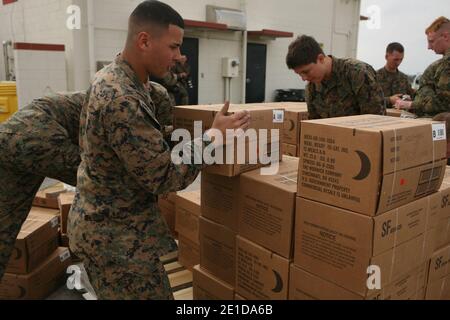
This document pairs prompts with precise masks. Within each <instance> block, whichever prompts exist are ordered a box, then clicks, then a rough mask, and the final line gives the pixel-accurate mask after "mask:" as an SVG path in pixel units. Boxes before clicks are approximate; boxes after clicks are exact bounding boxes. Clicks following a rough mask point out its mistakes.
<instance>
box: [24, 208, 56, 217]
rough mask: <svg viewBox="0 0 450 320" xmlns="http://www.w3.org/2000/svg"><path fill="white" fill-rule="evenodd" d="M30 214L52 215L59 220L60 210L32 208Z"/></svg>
mask: <svg viewBox="0 0 450 320" xmlns="http://www.w3.org/2000/svg"><path fill="white" fill-rule="evenodd" d="M30 213H33V214H34V215H39V214H43V215H46V216H48V215H50V216H53V217H57V218H58V219H59V210H56V209H51V208H44V207H31V210H30Z"/></svg>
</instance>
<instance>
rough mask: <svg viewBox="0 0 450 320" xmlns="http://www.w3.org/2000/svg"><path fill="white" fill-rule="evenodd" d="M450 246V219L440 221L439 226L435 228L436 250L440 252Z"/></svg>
mask: <svg viewBox="0 0 450 320" xmlns="http://www.w3.org/2000/svg"><path fill="white" fill-rule="evenodd" d="M448 244H450V218H445V219H442V220H439V223H438V226H437V227H436V228H435V245H434V249H435V250H438V249H440V248H442V247H445V246H447V245H448Z"/></svg>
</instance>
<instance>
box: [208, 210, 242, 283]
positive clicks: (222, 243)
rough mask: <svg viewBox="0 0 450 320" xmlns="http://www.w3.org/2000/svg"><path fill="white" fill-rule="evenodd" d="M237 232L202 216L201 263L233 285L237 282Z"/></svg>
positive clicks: (213, 273) (210, 271)
mask: <svg viewBox="0 0 450 320" xmlns="http://www.w3.org/2000/svg"><path fill="white" fill-rule="evenodd" d="M235 256H236V233H235V232H234V231H232V230H231V229H229V228H227V227H225V226H223V225H220V224H217V223H215V222H213V221H210V220H208V219H205V218H203V217H200V265H201V266H202V268H203V269H205V270H207V271H208V272H209V273H211V274H212V275H214V276H216V277H218V278H219V279H220V280H222V281H225V282H226V283H228V284H229V285H231V286H234V283H235V269H236V259H235Z"/></svg>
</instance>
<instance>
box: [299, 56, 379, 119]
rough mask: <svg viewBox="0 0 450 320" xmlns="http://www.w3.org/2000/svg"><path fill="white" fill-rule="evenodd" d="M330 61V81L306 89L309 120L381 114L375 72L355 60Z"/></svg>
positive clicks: (333, 59)
mask: <svg viewBox="0 0 450 320" xmlns="http://www.w3.org/2000/svg"><path fill="white" fill-rule="evenodd" d="M330 57H331V59H332V73H331V77H330V79H328V80H323V81H322V82H321V83H320V84H315V83H308V85H307V88H306V102H307V105H308V112H309V119H322V118H334V117H345V116H352V115H360V114H384V112H385V111H384V110H385V108H384V101H383V93H382V91H381V87H380V85H379V84H378V82H377V79H376V73H375V70H374V69H373V68H372V67H371V66H370V65H368V64H367V63H364V62H361V61H358V60H354V59H338V58H335V57H333V56H330Z"/></svg>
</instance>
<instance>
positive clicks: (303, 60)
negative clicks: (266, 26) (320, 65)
mask: <svg viewBox="0 0 450 320" xmlns="http://www.w3.org/2000/svg"><path fill="white" fill-rule="evenodd" d="M319 54H324V53H323V50H322V48H321V47H320V45H319V43H318V42H317V41H316V40H315V39H314V38H313V37H310V36H306V35H303V36H301V37H298V38H297V39H295V40H294V41H293V42H292V43H291V44H290V45H289V50H288V54H287V56H286V64H287V66H288V68H289V69H294V68H297V67H301V66H305V65H308V64H310V63H316V62H317V57H318V56H319Z"/></svg>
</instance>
